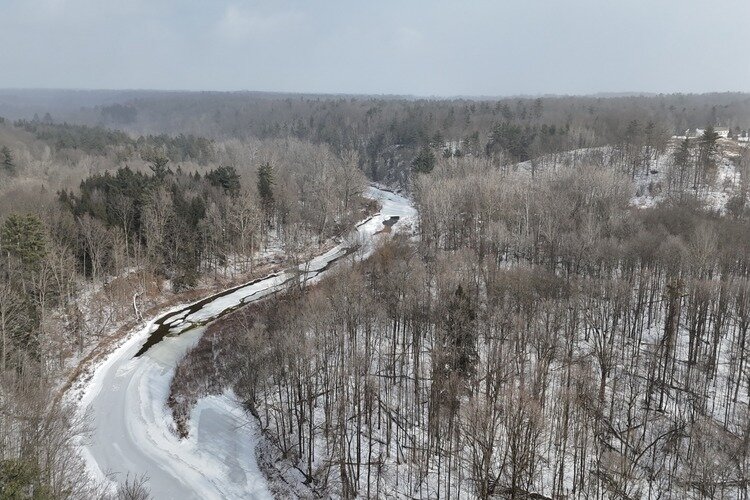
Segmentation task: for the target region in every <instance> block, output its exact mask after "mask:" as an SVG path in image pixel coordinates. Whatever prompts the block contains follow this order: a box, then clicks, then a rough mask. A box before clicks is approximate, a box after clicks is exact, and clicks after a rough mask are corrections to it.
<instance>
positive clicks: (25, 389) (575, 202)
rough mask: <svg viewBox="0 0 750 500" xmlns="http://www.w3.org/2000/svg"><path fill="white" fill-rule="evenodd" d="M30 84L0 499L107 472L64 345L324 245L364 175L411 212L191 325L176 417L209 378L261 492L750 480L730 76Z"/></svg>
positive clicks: (693, 484) (19, 159)
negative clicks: (688, 90)
mask: <svg viewBox="0 0 750 500" xmlns="http://www.w3.org/2000/svg"><path fill="white" fill-rule="evenodd" d="M45 92H47V91H34V92H29V93H28V94H23V93H19V94H18V95H0V112H1V113H0V114H5V115H6V116H7V118H6V119H2V120H0V250H2V252H1V254H0V275H1V276H2V279H1V280H0V484H2V485H3V488H5V489H3V490H2V491H3V493H4V494H5V492H8V491H11V492H13V495H16V496H10V497H9V498H20V497H21V495H22V494H24V493H23V492H25V491H27V489H28V487H29V485H33V488H32V489H33V491H34V494H33V495H34V496H33V497H32V498H99V497H102V498H103V497H105V496H106V495H107V494H109V493H108V492H106V491H105V489H103V488H102V485H99V484H96V482H95V481H93V480H91V479H90V478H88V477H87V476H86V473H85V467H84V463H83V461H82V459H81V457H80V456H78V454H77V448H76V442H77V439H78V437H79V436H81V435H84V434H85V431H86V429H85V427H86V426H85V421H82V420H81V419H80V418H79V416H78V415H77V414H76V413H75V411H74V403H73V402H71V401H70V400H69V399H67V398H65V397H61V391H64V390H65V389H66V388H67V387H68V386H69V385H70V383H71V380H74V379H75V378H76V377H77V376H78V375H80V374H79V373H77V370H78V368H77V367H78V366H79V363H80V362H81V361H82V360H85V359H86V358H87V357H89V356H92V355H94V354H95V353H96V352H98V350H100V349H104V350H106V346H107V344H108V342H111V341H112V338H111V335H115V334H114V333H112V332H121V333H120V334H119V335H124V334H125V333H127V332H128V331H130V330H132V329H133V328H134V327H136V326H137V325H139V324H142V322H143V321H144V319H148V317H149V315H153V314H155V311H159V310H161V309H163V308H165V307H167V306H169V305H174V304H176V303H182V302H185V301H187V300H188V299H191V298H197V297H200V296H202V295H205V294H208V293H209V292H211V291H216V290H220V289H223V288H225V287H227V286H229V285H231V284H235V283H238V282H243V281H247V280H249V279H251V278H253V277H256V276H261V275H264V274H266V273H269V272H271V271H272V270H274V269H277V268H280V267H283V266H289V265H292V264H298V263H300V262H302V261H304V259H305V258H307V257H309V256H311V255H314V254H317V253H319V252H321V251H323V250H325V249H326V248H328V247H330V246H331V245H332V244H333V242H335V241H336V240H337V238H338V237H339V236H340V235H341V234H343V233H345V232H346V231H347V230H349V229H350V228H351V227H352V226H353V224H354V223H356V222H357V221H359V220H362V219H365V218H366V217H367V216H368V214H371V213H373V212H374V211H376V210H377V207H375V206H373V204H372V203H371V202H369V201H368V200H367V199H365V198H364V196H363V192H364V189H365V187H366V184H367V182H368V180H369V181H373V182H378V183H382V184H385V185H389V186H391V187H392V188H394V189H401V190H403V193H404V194H407V195H408V196H409V197H410V198H411V199H412V200H413V202H414V204H415V207H416V208H417V210H418V213H419V220H418V228H417V230H416V232H415V233H414V234H402V233H399V231H398V230H397V229H398V227H399V226H398V224H397V225H396V226H395V229H396V230H395V231H394V232H395V233H396V234H393V237H392V238H383V242H382V244H381V245H380V247H379V248H378V249H377V250H376V252H375V253H374V254H373V255H372V256H371V257H370V258H368V259H367V260H365V261H363V262H359V263H356V264H354V265H352V266H349V267H346V266H342V268H340V269H338V270H337V271H336V272H335V273H334V274H333V275H332V276H329V277H327V278H325V279H323V280H322V281H321V282H319V283H315V284H311V285H310V286H307V287H302V288H300V289H295V290H292V291H291V292H290V293H288V294H284V295H278V296H275V297H271V298H269V299H266V300H264V301H261V302H259V303H257V304H254V305H251V306H248V307H245V308H242V309H239V310H238V311H236V312H235V313H233V314H231V315H228V316H226V317H225V318H223V319H221V320H219V321H217V322H215V323H213V324H211V325H210V326H209V327H208V330H207V332H206V334H205V335H204V336H203V338H202V339H201V341H200V342H199V343H198V345H197V346H196V347H195V349H194V350H192V351H191V352H190V354H189V355H188V356H187V357H186V358H185V359H184V360H183V362H182V363H181V364H180V366H179V367H178V369H177V372H176V375H175V378H174V380H173V383H172V394H171V397H170V401H169V404H170V409H171V411H172V413H173V416H174V418H175V422H176V428H177V429H178V430H179V431H180V432H181V433H182V434H183V437H186V435H187V430H186V429H188V427H187V426H186V425H185V420H186V419H187V418H189V415H190V409H191V407H192V405H194V404H195V403H196V401H197V400H199V399H200V398H201V397H203V396H206V395H209V394H223V393H225V392H226V391H228V390H231V391H233V393H234V394H236V395H237V396H238V397H240V398H241V400H242V402H243V405H244V407H245V409H246V410H247V419H248V421H251V422H254V423H256V424H257V425H259V426H260V429H261V430H262V435H263V444H262V445H261V446H260V447H259V450H258V454H259V456H261V458H262V460H261V462H262V466H263V471H264V473H265V474H266V475H267V477H268V478H270V480H271V484H272V485H273V486H272V488H273V489H274V492H275V493H276V494H277V495H278V496H279V497H293V496H299V497H334V498H355V497H357V496H360V497H368V498H383V497H410V498H435V497H440V498H443V497H480V498H490V497H495V498H514V499H515V498H543V497H544V498H561V497H570V498H667V497H670V496H672V495H674V492H679V494H681V495H685V496H688V497H690V498H717V497H718V498H721V497H735V498H747V497H748V491H749V487H750V486H749V484H750V424H749V422H750V413H749V411H750V410H748V408H749V407H748V404H749V403H750V367H748V359H747V358H748V350H749V349H750V340H748V335H747V333H748V328H750V316H749V314H750V302H748V301H749V300H750V285H749V283H750V260H749V259H750V247H748V245H750V209H749V208H748V205H747V203H748V192H749V189H750V185H749V184H748V182H750V181H749V180H748V179H750V155H749V154H748V148H747V144H748V143H747V141H746V139H747V130H748V128H750V96H748V95H745V94H706V95H659V96H627V97H608V98H605V97H540V98H513V99H510V98H509V99H499V100H492V101H490V100H467V99H456V100H437V99H436V100H425V99H411V98H375V97H366V96H299V95H296V96H294V95H276V94H256V93H181V92H175V93H153V92H143V93H138V92H131V93H123V94H118V93H116V92H100V93H95V92H94V93H91V94H90V95H89V94H85V93H83V94H81V93H74V94H73V95H72V97H71V98H70V99H69V102H68V103H66V102H65V99H60V98H59V96H57V97H55V96H56V94H55V93H54V92H52V91H49V93H45ZM21 94H23V95H21ZM39 96H44V98H42V97H39ZM35 114H36V115H37V116H34V115H35ZM40 116H41V118H40ZM695 129H701V130H700V131H699V132H695ZM719 130H722V132H723V135H720V134H719V132H718V131H719ZM724 136H726V137H724ZM117 480H118V481H120V482H121V488H120V492H119V493H118V494H120V495H121V497H123V498H140V497H139V496H138V495H140V494H141V493H143V492H142V491H141V490H142V486H143V485H142V484H141V482H140V481H135V482H134V481H131V478H117ZM128 495H130V496H128Z"/></svg>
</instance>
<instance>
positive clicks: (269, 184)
mask: <svg viewBox="0 0 750 500" xmlns="http://www.w3.org/2000/svg"><path fill="white" fill-rule="evenodd" d="M273 186H274V179H273V167H272V166H271V164H270V163H268V162H266V163H264V164H262V165H261V166H260V168H258V194H259V195H260V200H261V203H262V204H263V207H264V208H265V209H269V208H270V207H271V206H272V205H273V202H274V199H273Z"/></svg>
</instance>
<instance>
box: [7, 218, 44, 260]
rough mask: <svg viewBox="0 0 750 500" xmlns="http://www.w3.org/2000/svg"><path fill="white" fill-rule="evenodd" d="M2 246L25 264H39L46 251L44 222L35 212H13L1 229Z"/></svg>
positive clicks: (8, 253) (9, 254) (10, 254)
mask: <svg viewBox="0 0 750 500" xmlns="http://www.w3.org/2000/svg"><path fill="white" fill-rule="evenodd" d="M0 248H2V251H3V253H4V254H5V255H8V256H11V257H16V258H18V259H19V260H20V261H21V262H23V264H24V265H27V266H30V267H33V266H35V265H37V264H38V263H39V262H40V261H41V260H42V259H43V258H44V255H45V252H46V243H45V230H44V223H43V222H42V220H41V219H40V218H39V217H38V216H37V215H34V214H29V215H21V214H11V215H10V216H9V217H8V218H7V219H6V220H5V224H3V227H2V230H1V231H0Z"/></svg>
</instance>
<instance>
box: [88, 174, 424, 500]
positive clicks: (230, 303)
mask: <svg viewBox="0 0 750 500" xmlns="http://www.w3.org/2000/svg"><path fill="white" fill-rule="evenodd" d="M366 194H367V195H368V196H369V197H372V198H374V199H376V200H378V201H379V202H380V204H381V206H382V209H381V211H380V213H378V214H377V215H375V216H373V217H371V218H370V219H368V220H366V221H365V222H364V223H362V224H360V225H358V226H357V229H356V231H353V232H352V234H350V235H348V236H347V237H346V238H345V239H344V241H343V242H342V243H341V244H340V245H338V246H336V247H334V248H333V249H331V250H329V251H328V252H326V253H325V254H323V255H321V256H319V257H316V258H315V259H312V260H311V261H310V262H308V263H306V264H304V265H302V266H300V272H292V271H291V270H290V271H285V272H282V273H278V274H276V275H272V276H269V277H268V278H266V279H263V280H260V281H257V282H253V283H251V284H248V285H246V286H243V287H240V288H237V289H235V290H234V291H232V292H231V293H229V294H217V295H216V296H215V297H216V298H215V300H208V301H206V302H205V303H204V304H203V305H202V306H201V307H200V308H197V309H196V308H195V307H191V306H190V305H187V306H180V307H177V308H174V309H172V310H170V311H167V312H165V314H164V315H163V316H161V317H160V318H156V319H154V320H153V321H151V322H150V323H149V324H148V325H147V326H146V327H145V328H144V329H142V330H140V331H138V332H136V333H135V334H134V335H133V336H132V337H131V338H130V339H128V340H127V341H126V342H125V343H123V344H122V345H121V346H120V347H118V348H117V349H116V350H115V351H114V352H113V353H112V354H110V355H109V356H108V357H107V358H106V359H105V360H104V361H103V362H102V363H101V364H100V365H99V366H98V367H97V368H96V369H95V372H94V374H93V376H92V378H91V379H90V381H89V382H88V384H87V385H86V387H85V388H84V389H83V392H82V394H81V398H80V401H79V403H78V404H79V411H80V412H81V413H82V414H85V415H87V417H88V418H89V421H90V425H91V428H92V433H91V435H90V436H88V437H87V438H86V439H85V440H82V441H81V443H80V446H81V452H82V454H83V455H84V457H85V459H86V462H87V464H88V467H89V469H90V471H91V472H92V473H93V474H94V475H95V476H96V477H98V478H99V479H108V480H112V481H113V482H112V484H113V486H114V484H115V482H116V481H122V480H124V478H125V475H126V474H130V475H131V477H132V476H133V475H136V476H139V475H142V474H145V475H147V476H148V477H149V482H148V487H149V489H150V490H151V493H152V495H153V497H154V498H158V499H170V498H175V499H180V500H187V499H191V498H202V499H212V498H217V499H218V498H222V499H223V498H269V497H270V494H269V493H268V489H267V485H266V481H265V478H264V477H263V475H262V474H261V472H260V471H259V469H258V466H257V463H256V459H255V446H256V443H257V432H258V430H257V429H256V428H255V426H253V425H248V419H247V417H246V416H245V415H244V412H243V410H242V409H241V407H240V406H239V404H238V403H237V402H236V401H235V400H234V399H233V398H232V395H231V394H225V395H223V396H211V397H208V398H204V399H202V400H200V401H199V402H198V404H197V405H196V406H195V408H194V409H193V410H192V413H191V418H190V426H191V427H190V438H188V439H183V440H180V439H179V438H178V437H177V435H176V433H175V429H174V423H173V421H172V417H171V413H170V411H169V409H168V407H167V406H166V400H167V396H168V393H169V386H170V382H171V380H172V377H173V375H174V370H175V367H176V365H177V362H178V361H179V360H180V359H181V358H182V357H183V356H184V355H185V353H186V352H187V351H188V350H189V349H190V348H191V347H192V346H193V345H194V344H195V343H196V342H197V341H198V339H199V338H200V336H201V334H202V333H203V330H204V328H203V327H202V326H199V325H202V324H205V323H206V322H209V321H211V320H212V319H215V318H217V317H218V316H220V315H221V314H223V313H224V312H226V311H228V310H231V309H234V308H236V307H238V306H240V305H242V304H244V303H248V302H251V301H254V300H258V299H259V298H261V297H263V296H265V295H268V294H270V293H273V292H275V291H279V290H283V289H285V288H286V287H287V286H289V284H290V282H293V280H294V279H295V277H296V276H301V277H304V278H306V279H310V280H315V279H318V277H319V276H320V275H321V274H322V273H324V272H325V270H326V269H328V267H329V265H331V264H333V263H334V262H335V261H337V260H338V259H341V258H342V257H344V256H346V255H348V254H350V253H351V252H350V251H349V249H350V248H352V247H353V246H355V245H356V246H358V248H359V250H358V251H357V252H356V253H355V254H353V255H354V258H363V257H365V256H367V255H368V254H370V253H371V251H372V249H373V248H374V243H375V241H377V238H378V236H377V235H379V234H381V233H382V232H383V231H382V230H383V228H384V227H385V226H384V224H383V222H384V221H386V220H389V219H391V217H399V221H398V223H397V226H396V227H397V228H400V229H402V230H403V229H408V228H410V227H413V224H414V223H415V220H416V211H415V209H414V208H413V206H412V205H411V203H410V202H409V201H408V200H407V199H406V198H404V197H403V196H400V195H398V194H396V193H393V192H390V191H386V190H384V189H379V188H375V187H372V188H369V189H368V191H367V193H366ZM183 309H184V310H186V311H187V310H190V311H189V312H185V313H180V312H178V311H182V310H183ZM175 312H178V314H176V315H175V314H174V313H175ZM166 315H171V317H170V318H169V321H168V322H166V323H165V324H166V325H168V326H169V328H170V335H169V336H167V337H166V338H164V340H162V341H160V342H158V343H156V344H155V345H153V346H152V347H151V348H149V349H148V350H147V351H146V352H145V353H143V354H142V355H140V356H137V357H136V356H135V355H136V353H138V351H139V350H140V349H141V348H142V346H143V344H144V343H145V342H146V340H147V339H148V338H149V336H150V335H151V334H152V333H153V332H154V331H155V330H156V329H157V327H158V323H159V320H160V319H161V318H163V317H164V316H166ZM180 332H184V333H180ZM178 333H179V335H177V334H178Z"/></svg>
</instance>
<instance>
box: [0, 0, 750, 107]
mask: <svg viewBox="0 0 750 500" xmlns="http://www.w3.org/2000/svg"><path fill="white" fill-rule="evenodd" d="M0 22H1V24H0V26H1V27H0V88H11V87H14V88H18V87H33V88H95V89H188V90H268V91H294V92H325V93H372V94H413V95H423V96H431V95H435V96H455V95H485V96H490V95H493V96H495V95H517V94H547V93H555V94H585V93H597V92H621V91H643V92H677V91H680V92H707V91H726V90H743V91H748V90H750V0H723V1H721V2H712V1H709V0H679V1H673V0H620V1H615V0H514V1H506V0H494V1H493V0H463V1H456V0H450V1H449V0H431V1H426V0H425V1H417V0H412V1H409V0H367V1H365V0H335V1H334V0H332V1H325V0H321V1H314V0H307V1H302V0H298V1H295V0H264V1H256V0H204V1H201V0H0Z"/></svg>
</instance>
